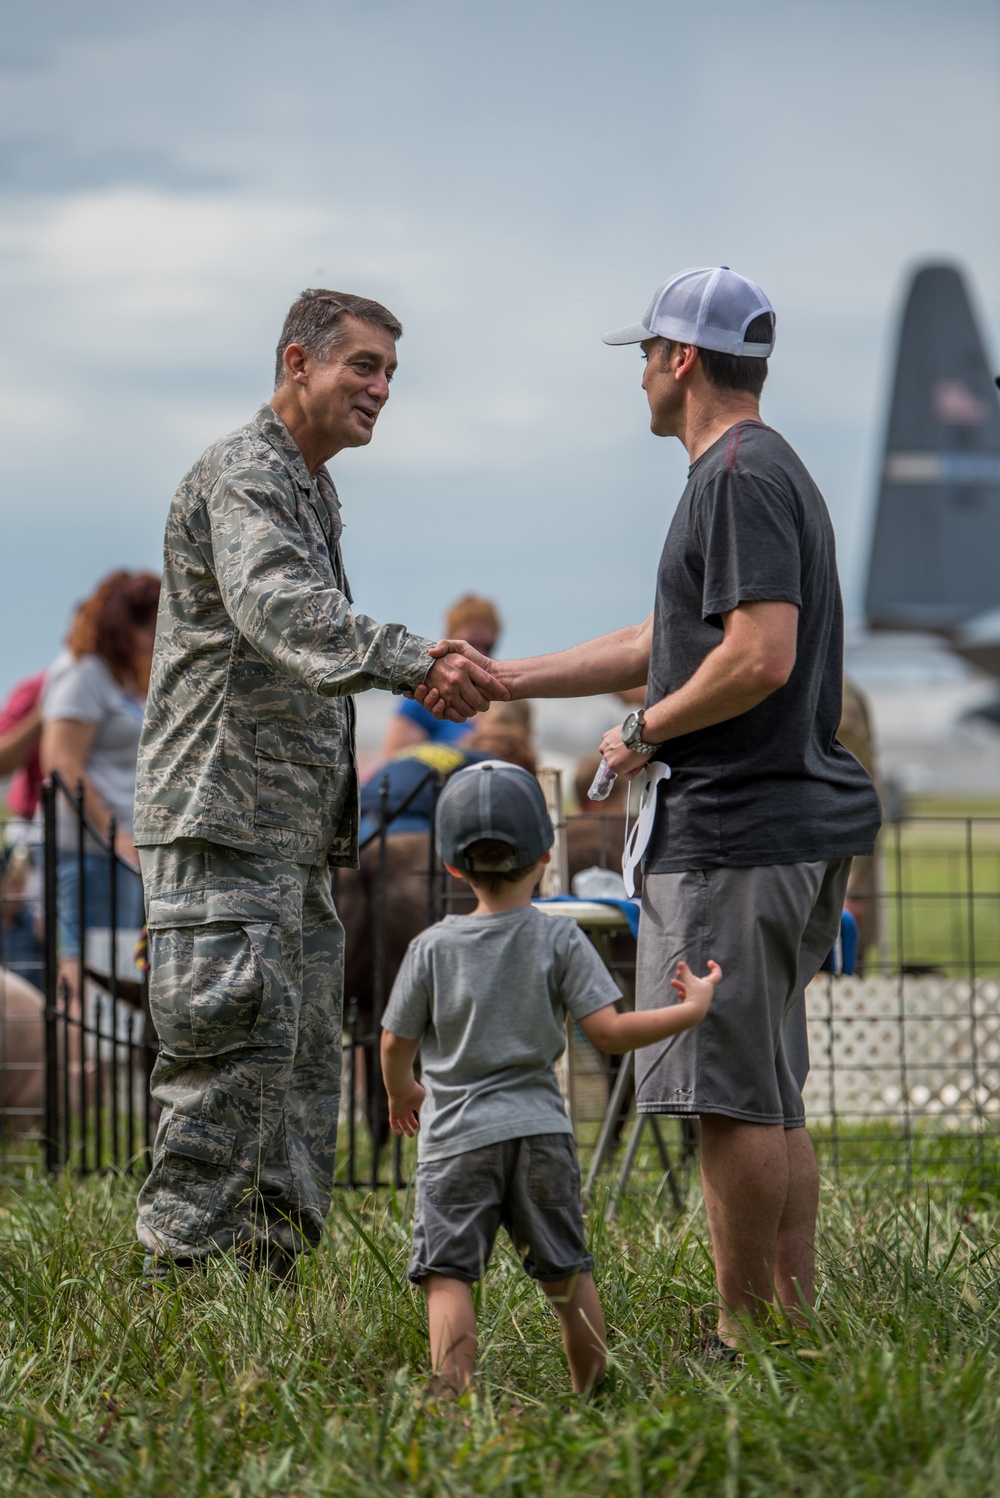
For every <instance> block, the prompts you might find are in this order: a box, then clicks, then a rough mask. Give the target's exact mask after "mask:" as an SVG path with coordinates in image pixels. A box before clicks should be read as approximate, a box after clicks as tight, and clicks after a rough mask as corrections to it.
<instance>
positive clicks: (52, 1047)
mask: <svg viewBox="0 0 1000 1498" xmlns="http://www.w3.org/2000/svg"><path fill="white" fill-rule="evenodd" d="M42 813H43V817H44V824H43V825H44V834H43V836H44V841H43V859H44V866H43V871H42V877H43V883H44V904H45V1168H46V1170H49V1171H55V1170H57V1169H58V1168H59V1164H60V1160H59V1031H58V1028H57V1026H56V999H57V997H58V986H59V978H58V964H59V947H58V934H57V933H58V925H57V923H58V919H59V912H58V908H57V907H58V886H57V883H56V788H55V786H54V785H53V783H52V781H51V780H46V781H45V784H44V785H43V786H42ZM68 1059H69V1058H68V1057H67V1065H68Z"/></svg>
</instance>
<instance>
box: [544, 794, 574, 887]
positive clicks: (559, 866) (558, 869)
mask: <svg viewBox="0 0 1000 1498" xmlns="http://www.w3.org/2000/svg"><path fill="white" fill-rule="evenodd" d="M538 783H539V785H540V786H541V788H542V794H543V795H544V797H545V805H546V807H547V808H548V813H549V818H550V820H551V822H552V830H553V831H554V832H555V841H554V842H553V844H552V861H551V863H548V864H547V865H546V866H545V869H544V870H543V872H542V883H541V894H542V898H543V899H550V898H551V897H552V896H553V895H568V894H569V849H568V846H567V842H566V813H565V811H564V810H563V786H562V771H561V770H557V769H555V768H553V767H552V766H549V765H543V766H541V767H540V768H539V771H538Z"/></svg>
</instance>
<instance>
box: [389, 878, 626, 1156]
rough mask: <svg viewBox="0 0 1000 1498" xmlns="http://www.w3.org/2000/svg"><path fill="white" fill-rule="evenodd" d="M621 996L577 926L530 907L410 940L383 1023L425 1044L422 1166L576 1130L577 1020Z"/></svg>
mask: <svg viewBox="0 0 1000 1498" xmlns="http://www.w3.org/2000/svg"><path fill="white" fill-rule="evenodd" d="M618 997H619V993H618V988H617V986H616V985H615V982H614V980H613V979H612V977H611V974H610V973H609V972H608V970H607V968H606V967H605V966H604V964H603V962H602V961H601V959H600V958H599V957H598V955H597V953H596V952H595V951H594V948H593V947H592V946H591V944H590V942H589V941H588V940H587V938H586V937H585V936H584V934H583V932H582V931H581V930H580V928H579V927H578V926H577V924H576V922H575V921H571V920H569V919H568V918H567V917H566V916H549V915H543V914H542V912H541V911H540V910H535V909H533V908H532V907H531V906H528V907H526V908H524V909H520V910H509V911H503V912H502V913H501V914H499V915H449V916H446V917H445V919H444V920H443V921H440V922H439V923H438V924H437V925H436V926H431V927H430V928H429V930H427V931H422V932H421V934H420V935H419V936H418V937H416V938H415V939H414V941H412V942H411V944H410V947H409V949H408V951H407V953H406V956H405V958H404V959H403V965H402V967H401V968H400V970H399V976H398V977H397V978H396V982H395V984H394V985H393V989H392V993H391V994H390V996H389V1003H388V1006H387V1007H386V1011H385V1013H384V1015H383V1016H382V1024H383V1027H384V1028H385V1029H386V1030H391V1031H392V1033H393V1034H394V1035H401V1036H404V1037H406V1038H407V1039H410V1040H418V1039H419V1040H420V1041H421V1047H420V1055H421V1060H422V1063H423V1085H424V1087H425V1088H426V1090H427V1097H426V1100H425V1102H424V1106H423V1109H422V1111H421V1116H420V1148H419V1157H420V1159H421V1160H440V1159H444V1158H446V1157H447V1156H449V1155H461V1154H464V1153H465V1152H466V1151H467V1150H473V1149H481V1148H483V1147H484V1146H485V1145H487V1144H495V1143H496V1142H497V1141H499V1140H501V1139H521V1138H524V1137H525V1136H526V1135H529V1134H571V1133H572V1132H573V1126H572V1124H571V1123H570V1121H569V1119H568V1118H567V1116H566V1109H565V1107H564V1105H563V1099H562V1094H561V1092H560V1091H559V1084H558V1082H557V1081H556V1076H555V1072H554V1070H553V1067H554V1065H555V1062H556V1061H557V1060H558V1058H559V1056H561V1055H562V1052H563V1051H564V1049H565V1047H566V1015H567V1013H569V1014H570V1015H572V1016H573V1018H574V1019H582V1018H583V1017H584V1016H585V1015H588V1014H593V1013H594V1011H595V1010H597V1009H604V1008H605V1007H606V1006H607V1005H608V1004H613V1003H614V1002H615V1000H616V999H617V998H618Z"/></svg>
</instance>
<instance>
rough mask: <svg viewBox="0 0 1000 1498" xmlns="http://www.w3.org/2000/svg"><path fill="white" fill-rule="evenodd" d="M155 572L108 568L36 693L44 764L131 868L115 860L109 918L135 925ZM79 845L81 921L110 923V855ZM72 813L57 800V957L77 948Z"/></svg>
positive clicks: (74, 954)
mask: <svg viewBox="0 0 1000 1498" xmlns="http://www.w3.org/2000/svg"><path fill="white" fill-rule="evenodd" d="M159 598H160V580H159V578H158V577H156V576H155V575H154V574H153V573H151V572H125V571H121V572H113V573H111V575H110V577H106V578H105V579H104V581H103V582H102V583H100V584H99V585H98V587H97V589H96V591H95V592H94V593H93V595H92V596H91V597H90V598H88V599H87V600H86V601H85V602H84V603H83V604H82V605H81V607H80V609H79V611H78V612H77V614H76V617H75V618H74V620H73V625H72V628H71V629H70V633H69V636H68V638H67V641H66V645H67V651H68V653H67V655H66V656H65V657H64V659H63V660H62V661H61V662H60V663H59V664H58V665H57V666H56V667H55V668H54V670H53V671H52V672H51V673H50V675H49V678H48V680H47V681H46V684H45V690H44V694H43V697H42V724H43V727H42V742H41V759H42V768H43V770H44V771H45V773H46V774H49V773H51V772H52V771H58V773H59V774H60V775H61V776H62V778H63V780H64V781H65V782H66V784H67V785H68V786H69V787H70V788H71V789H72V790H74V791H75V790H76V788H77V786H78V785H82V787H83V810H84V815H85V816H86V818H87V820H88V821H89V822H90V823H91V825H92V826H93V827H94V828H95V829H96V830H97V831H98V832H99V833H100V834H101V835H102V836H103V837H106V836H107V835H108V833H109V831H110V828H111V824H112V821H113V822H114V826H115V847H116V849H117V851H118V853H119V855H120V856H121V857H122V858H123V859H125V861H126V862H127V863H128V864H129V865H131V866H132V868H134V869H135V870H136V872H135V873H132V872H131V869H123V868H121V867H120V866H119V869H118V878H117V910H116V917H117V920H116V924H117V926H118V928H119V929H127V928H129V927H138V926H141V925H142V921H143V909H142V881H141V880H140V878H139V874H138V860H137V858H136V855H135V846H134V844H133V842H132V816H133V811H134V803H135V761H136V754H137V752H138V748H139V734H140V732H141V729H142V714H143V708H144V706H145V702H146V689H147V687H148V685H149V668H150V663H151V661H152V656H153V636H154V634H155V632H156V610H157V606H158V604H159ZM87 843H88V844H89V847H88V846H87V844H85V853H84V869H83V876H84V891H85V893H84V911H85V923H86V927H87V929H88V930H89V929H90V928H92V927H109V926H110V925H111V880H110V860H109V858H108V856H107V854H106V853H105V852H104V850H103V849H102V848H101V846H100V844H98V843H97V842H96V840H94V839H92V838H88V840H87ZM77 846H78V845H77V831H76V827H75V819H73V818H72V817H70V816H67V815H65V814H64V807H63V806H62V805H61V806H60V817H59V826H58V848H59V854H58V883H59V928H60V948H61V956H62V957H64V958H72V959H77V958H79V956H80V949H81V942H80V883H79V877H80V876H79V861H78V856H77Z"/></svg>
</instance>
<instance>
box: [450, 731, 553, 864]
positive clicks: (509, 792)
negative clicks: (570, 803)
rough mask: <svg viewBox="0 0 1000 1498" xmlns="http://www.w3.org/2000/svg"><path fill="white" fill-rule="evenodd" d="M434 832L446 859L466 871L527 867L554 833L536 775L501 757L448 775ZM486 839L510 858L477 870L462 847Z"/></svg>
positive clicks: (550, 844) (534, 860)
mask: <svg viewBox="0 0 1000 1498" xmlns="http://www.w3.org/2000/svg"><path fill="white" fill-rule="evenodd" d="M434 830H435V844H436V846H437V850H438V853H439V854H440V855H441V857H442V858H443V859H444V861H445V863H450V864H451V866H452V868H455V869H461V870H462V871H463V872H464V873H468V874H475V873H486V872H489V873H494V874H502V873H505V872H506V871H507V870H508V869H521V868H525V867H527V865H528V864H529V863H535V862H537V860H538V859H539V858H541V856H542V854H543V853H547V852H548V850H549V849H550V848H551V847H552V842H553V839H554V836H555V834H554V833H553V831H552V823H551V822H550V820H549V814H548V811H547V809H546V806H545V797H544V796H543V795H542V788H541V786H540V785H539V784H538V781H537V780H536V779H535V777H534V775H529V774H528V771H527V770H522V769H521V767H520V765H510V764H507V763H506V762H505V761H504V760H500V759H487V760H483V761H482V762H481V763H480V764H478V765H470V766H469V768H468V769H467V770H459V771H458V772H457V773H456V774H454V775H452V777H451V778H450V780H449V781H448V784H447V785H446V786H445V788H444V790H443V791H442V792H441V795H440V798H439V800H438V804H437V813H436V815H435V818H434ZM487 837H488V838H495V839H496V841H497V842H500V843H506V844H507V845H508V846H509V848H510V856H509V857H508V858H506V859H505V860H504V861H503V862H502V863H499V864H496V863H492V864H484V865H483V866H482V868H479V867H478V866H477V865H476V864H475V863H473V861H472V859H470V858H469V857H468V855H467V853H466V849H467V848H468V847H469V846H470V845H471V844H472V843H477V842H478V841H479V839H480V838H487Z"/></svg>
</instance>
